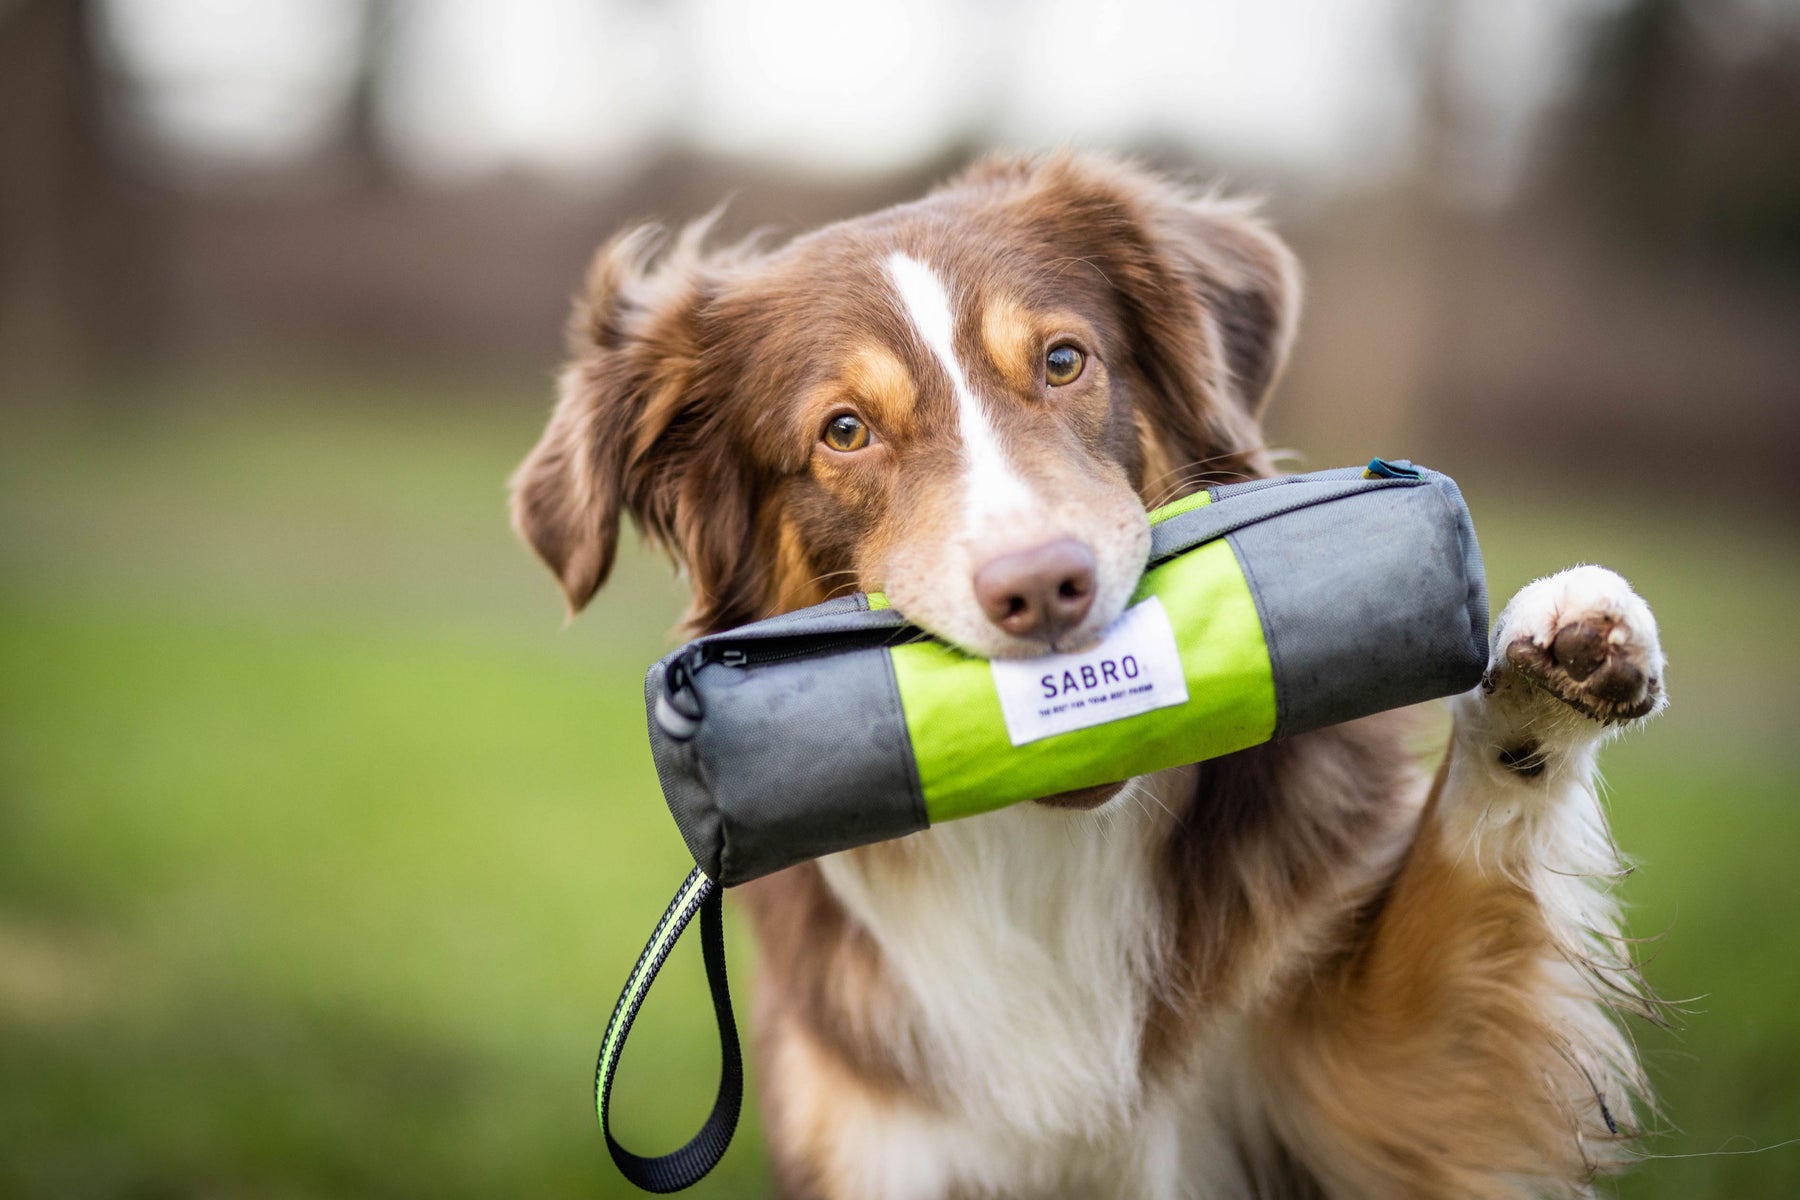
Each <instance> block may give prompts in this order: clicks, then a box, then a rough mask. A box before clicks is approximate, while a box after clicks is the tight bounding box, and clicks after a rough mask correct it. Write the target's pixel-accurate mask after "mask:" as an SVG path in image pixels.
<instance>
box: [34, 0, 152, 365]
mask: <svg viewBox="0 0 1800 1200" xmlns="http://www.w3.org/2000/svg"><path fill="white" fill-rule="evenodd" d="M92 36H93V12H92V5H91V4H90V3H89V2H88V0H12V2H11V3H10V4H0V382H3V383H5V384H6V392H7V393H9V394H11V393H16V392H17V391H19V390H21V389H24V388H29V387H31V386H35V385H37V384H41V383H43V382H45V381H47V380H50V379H55V378H59V377H66V376H69V375H80V374H84V373H86V372H87V371H88V370H89V369H90V368H92V367H93V366H95V365H96V364H97V363H98V362H99V361H103V360H105V359H106V358H109V357H111V356H112V355H113V354H114V353H115V352H117V351H118V350H119V349H121V347H122V345H123V344H125V343H127V342H129V341H134V340H136V339H137V338H138V337H139V336H141V332H142V331H141V329H136V330H128V329H127V328H126V326H127V325H128V324H129V320H130V315H131V314H132V313H133V312H138V313H141V312H142V311H143V309H142V307H141V306H139V305H137V304H134V303H132V302H131V297H133V296H134V295H136V294H138V289H139V288H140V287H141V286H142V285H143V282H144V281H143V274H142V271H141V270H140V269H138V268H140V267H141V266H142V262H141V256H140V255H137V254H134V253H132V242H133V240H134V239H133V232H134V231H135V230H137V229H138V227H139V222H138V221H137V219H136V218H137V217H138V216H140V215H141V214H140V213H138V212H135V211H134V209H136V208H137V207H138V206H136V205H134V204H132V203H131V200H130V197H128V195H127V194H126V189H125V187H124V181H123V180H122V179H121V177H120V172H119V170H118V165H117V163H116V162H115V160H114V157H113V154H112V151H111V147H110V145H109V139H108V137H107V130H106V112H105V102H104V83H103V79H102V75H101V71H100V69H99V65H98V62H97V57H96V54H95V51H94V46H93V42H92Z"/></svg>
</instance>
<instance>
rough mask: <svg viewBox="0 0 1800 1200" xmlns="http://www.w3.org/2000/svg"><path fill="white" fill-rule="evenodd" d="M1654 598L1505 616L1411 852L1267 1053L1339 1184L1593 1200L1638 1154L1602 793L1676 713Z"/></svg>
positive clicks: (1579, 591)
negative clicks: (1595, 1182) (1610, 749)
mask: <svg viewBox="0 0 1800 1200" xmlns="http://www.w3.org/2000/svg"><path fill="white" fill-rule="evenodd" d="M1663 666H1664V664H1663V655H1662V650H1661V647H1660V645H1659V643H1658V640H1657V632H1656V623H1655V620H1654V618H1653V617H1652V616H1651V614H1650V609H1649V607H1648V606H1647V605H1646V604H1645V603H1644V602H1643V600H1641V599H1640V598H1639V597H1638V596H1637V595H1636V594H1635V593H1634V592H1633V591H1632V590H1631V588H1630V586H1629V585H1627V584H1626V582H1625V581H1624V580H1623V579H1621V578H1620V577H1619V576H1618V575H1616V574H1614V573H1613V572H1611V571H1607V570H1604V569H1602V568H1599V567H1577V568H1574V569H1572V570H1569V571H1564V572H1562V573H1561V574H1559V575H1555V576H1553V577H1551V578H1548V579H1543V580H1539V581H1538V582H1536V583H1533V584H1531V585H1530V586H1528V587H1526V588H1525V589H1523V590H1522V591H1520V592H1519V594H1518V595H1517V596H1516V597H1514V599H1513V600H1512V602H1511V603H1510V604H1508V605H1507V607H1506V609H1505V611H1504V612H1502V613H1501V615H1500V618H1499V620H1497V621H1496V622H1495V624H1494V629H1493V634H1492V640H1491V656H1490V661H1489V664H1488V668H1487V671H1486V673H1485V674H1484V676H1483V678H1482V682H1481V684H1480V686H1478V687H1477V688H1475V689H1474V690H1472V691H1470V692H1469V693H1467V694H1466V695H1463V696H1459V697H1457V698H1456V699H1455V700H1454V701H1453V702H1452V712H1453V714H1454V718H1455V727H1454V731H1453V733H1452V741H1451V748H1450V753H1449V755H1448V757H1447V759H1446V761H1445V763H1444V765H1443V768H1442V769H1441V771H1440V773H1439V776H1438V780H1437V784H1436V786H1435V788H1434V791H1433V795H1432V798H1431V800H1430V802H1429V804H1428V805H1427V808H1426V810H1425V813H1424V815H1423V817H1422V818H1421V823H1420V827H1419V830H1418V834H1417V837H1416V839H1415V841H1414V844H1413V847H1412V849H1411V851H1410V853H1409V855H1408V858H1407V860H1406V862H1405V864H1404V866H1403V867H1402V868H1401V871H1400V873H1399V875H1398V877H1397V878H1396V879H1395V880H1394V882H1393V885H1392V887H1391V889H1390V890H1389V892H1388V895H1387V896H1386V898H1385V900H1384V901H1383V902H1382V903H1381V904H1380V905H1379V907H1378V908H1377V910H1376V911H1375V914H1374V916H1373V917H1372V919H1371V920H1370V921H1369V922H1368V924H1367V925H1366V926H1365V927H1364V928H1363V930H1362V932H1361V934H1360V935H1359V937H1358V939H1357V946H1356V949H1355V951H1354V953H1353V954H1352V955H1351V956H1350V957H1349V958H1347V959H1346V960H1345V962H1344V963H1343V964H1342V967H1341V969H1340V970H1339V971H1337V972H1335V973H1333V975H1332V976H1331V977H1330V978H1328V979H1327V980H1325V981H1322V982H1321V983H1320V985H1319V986H1316V987H1310V988H1307V989H1303V991H1302V993H1301V995H1300V998H1299V1001H1298V1003H1297V1006H1296V1010H1295V1016H1294V1019H1293V1020H1292V1021H1291V1022H1289V1023H1285V1024H1282V1025H1281V1026H1279V1027H1276V1028H1272V1029H1271V1030H1270V1031H1269V1037H1268V1038H1267V1041H1266V1043H1265V1044H1266V1045H1267V1046H1268V1047H1269V1053H1270V1054H1271V1055H1272V1056H1274V1057H1275V1058H1276V1060H1277V1063H1278V1066H1277V1067H1276V1070H1275V1071H1273V1072H1272V1076H1273V1077H1274V1079H1275V1080H1276V1083H1275V1091H1276V1095H1275V1096H1274V1097H1273V1098H1272V1099H1273V1100H1274V1103H1273V1104H1272V1105H1271V1111H1272V1113H1274V1114H1275V1121H1276V1124H1277V1125H1278V1127H1281V1130H1282V1133H1283V1134H1284V1136H1285V1137H1286V1139H1287V1140H1288V1142H1289V1145H1290V1147H1291V1148H1292V1149H1293V1150H1294V1151H1295V1152H1296V1153H1298V1154H1299V1155H1300V1157H1301V1158H1302V1159H1303V1160H1304V1161H1306V1162H1307V1164H1308V1165H1309V1166H1310V1167H1311V1168H1312V1169H1313V1170H1314V1172H1315V1173H1316V1174H1317V1175H1318V1176H1319V1177H1320V1179H1321V1181H1322V1182H1324V1183H1325V1184H1326V1188H1327V1190H1328V1191H1329V1192H1330V1193H1331V1194H1333V1195H1343V1196H1449V1195H1456V1196H1473V1197H1496V1198H1498V1197H1511V1196H1523V1195H1554V1196H1584V1195H1588V1194H1590V1191H1589V1188H1590V1184H1591V1180H1592V1177H1593V1175H1594V1174H1595V1173H1596V1172H1597V1171H1599V1170H1603V1169H1605V1168H1607V1167H1611V1166H1615V1165H1618V1164H1620V1163H1622V1162H1623V1161H1624V1160H1625V1158H1626V1157H1627V1154H1626V1151H1625V1149H1624V1143H1625V1141H1626V1139H1627V1138H1628V1137H1629V1135H1630V1133H1631V1132H1632V1126H1633V1122H1634V1120H1635V1103H1636V1099H1635V1098H1636V1097H1639V1096H1641V1095H1642V1094H1643V1091H1644V1088H1643V1079H1642V1074H1641V1071H1640V1069H1639V1066H1638V1063H1637V1061H1636V1055H1635V1053H1634V1052H1633V1049H1632V1045H1631V1043H1630V1041H1629V1040H1628V1039H1627V1038H1626V1037H1625V1036H1624V1034H1623V1033H1622V1032H1621V1031H1620V1029H1619V1027H1618V1026H1617V1024H1616V1023H1615V1020H1614V1014H1615V1013H1616V1012H1618V1011H1620V1010H1624V1011H1631V1012H1639V1013H1647V1012H1648V1011H1649V1010H1650V1004H1651V1001H1650V1000H1649V999H1648V998H1647V993H1646V992H1645V990H1644V989H1643V988H1642V987H1641V984H1640V981H1639V979H1638V976H1637V972H1636V969H1635V967H1634V966H1633V964H1632V962H1631V959H1630V956H1629V953H1628V947H1627V945H1626V943H1625V941H1624V939H1623V937H1622V936H1621V934H1620V932H1619V921H1618V913H1617V908H1616V905H1615V903H1614V902H1613V900H1612V898H1611V896H1610V894H1609V885H1610V883H1611V881H1612V880H1613V879H1614V878H1615V877H1616V876H1617V875H1618V873H1619V871H1620V864H1619V861H1618V856H1617V854H1616V852H1615V851H1614V849H1613V846H1612V840H1611V835H1610V833H1609V832H1608V829H1607V825H1606V820H1605V816H1604V814H1603V812H1602V809H1601V806H1600V803H1599V799H1598V796H1597V793H1596V787H1597V779H1596V775H1595V759H1596V755H1597V752H1598V750H1599V747H1600V745H1601V744H1602V743H1603V742H1605V741H1606V740H1607V739H1608V738H1609V737H1610V736H1611V735H1613V734H1614V733H1615V732H1617V731H1618V730H1620V729H1623V728H1625V727H1627V726H1629V725H1631V724H1634V723H1637V722H1641V721H1643V720H1645V719H1647V718H1648V717H1650V716H1651V715H1653V714H1654V713H1656V712H1657V711H1658V710H1659V709H1660V708H1661V707H1662V706H1663V704H1664V688H1663Z"/></svg>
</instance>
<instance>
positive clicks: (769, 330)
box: [514, 157, 1297, 657]
mask: <svg viewBox="0 0 1800 1200" xmlns="http://www.w3.org/2000/svg"><path fill="white" fill-rule="evenodd" d="M699 243H700V235H699V233H697V232H691V233H690V234H689V235H688V236H685V237H684V238H683V239H682V240H681V241H680V242H679V243H678V244H677V245H676V246H675V247H674V249H673V250H671V251H670V252H669V253H667V254H666V255H663V256H662V257H660V258H658V257H657V256H656V255H655V253H654V246H653V242H652V240H651V238H650V237H649V236H648V235H646V234H644V233H643V232H642V231H639V232H635V233H632V234H628V235H626V236H625V237H623V238H621V239H619V240H618V241H615V242H614V243H613V244H612V245H610V246H608V247H607V248H605V249H603V250H602V251H601V253H600V256H599V257H598V259H597V260H596V262H595V266H594V270H593V273H592V276H591V278H590V284H589V296H588V297H587V299H586V300H585V301H584V302H583V303H582V304H581V305H579V306H578V309H577V313H576V319H575V322H574V324H573V326H572V329H571V338H572V342H573V348H574V351H575V360H574V362H572V363H571V365H570V367H569V368H568V370H567V371H566V372H565V375H564V379H563V396H562V401H561V403H560V405H559V406H558V409H557V413H556V415H555V416H554V417H553V418H552V421H551V425H550V429H549V431H548V432H546V434H545V436H544V439H543V441H542V443H540V445H539V446H538V448H537V450H535V451H534V452H533V454H532V456H531V457H530V458H529V459H527V461H526V463H525V465H524V467H522V468H521V470H520V472H519V475H518V476H517V477H516V478H515V481H514V483H515V495H514V510H515V520H516V522H517V524H518V526H519V528H520V530H521V532H522V533H523V534H524V535H525V536H526V538H527V539H528V540H529V541H530V542H531V543H532V545H533V546H534V547H535V548H536V549H537V550H538V552H539V553H540V555H542V556H543V557H544V559H545V560H546V561H547V562H548V563H549V564H550V565H551V567H552V569H553V570H555V571H556V573H557V574H558V576H559V577H560V578H561V580H562V582H563V585H564V588H565V590H566V591H567V593H568V596H569V599H570V604H571V607H572V608H578V607H580V605H581V604H583V603H585V601H586V600H587V599H588V597H589V596H591V595H592V593H593V591H594V590H595V588H597V587H598V586H599V584H600V582H601V581H602V580H603V579H604V577H605V574H606V571H607V569H608V567H609V566H610V564H611V558H612V552H613V548H614V545H615V543H616V537H617V519H618V514H619V512H620V510H621V508H622V509H624V510H625V511H629V512H630V513H631V514H632V515H633V516H634V517H635V518H636V519H637V520H638V522H639V523H640V524H641V525H642V526H643V527H644V528H645V529H646V531H647V532H648V533H649V534H650V535H651V536H652V537H654V538H656V539H658V540H659V541H661V542H662V543H664V544H665V545H667V546H668V547H669V548H670V549H671V550H672V552H673V553H675V555H676V556H677V557H678V559H679V560H680V561H681V562H683V563H684V564H685V565H686V566H687V568H688V570H689V577H690V582H691V583H692V585H693V588H694V603H693V607H692V609H691V610H690V613H689V619H688V625H689V627H690V628H692V629H699V630H709V629H719V628H724V627H728V626H730V625H733V624H737V623H741V622H743V621H747V620H751V619H755V618H757V617H760V616H766V615H770V614H772V613H774V612H778V611H784V610H788V609H792V608H797V607H802V606H804V605H807V604H811V603H816V602H818V601H820V600H823V599H825V598H827V597H829V596H831V595H836V594H843V593H846V592H850V591H856V590H865V591H876V590H881V591H885V592H887V594H888V596H889V597H890V599H891V600H892V601H893V603H894V605H895V607H896V608H898V609H900V611H902V612H903V613H905V614H906V615H907V616H908V617H909V618H910V619H911V620H913V621H915V622H917V623H918V624H920V625H921V626H923V627H924V628H926V629H929V630H930V631H932V632H933V633H936V634H938V635H939V636H941V637H943V638H945V639H946V640H948V641H950V642H953V643H955V644H957V645H959V646H962V647H964V648H965V649H968V650H970V651H972V652H974V653H977V654H981V655H984V656H990V657H997V656H1015V655H1028V654H1038V653H1043V652H1045V651H1047V650H1050V649H1053V648H1055V649H1071V648H1075V647H1077V646H1080V645H1082V644H1085V643H1087V642H1091V641H1092V640H1093V639H1094V638H1095V637H1097V636H1098V635H1099V633H1100V632H1101V631H1102V630H1103V629H1104V628H1105V626H1106V625H1107V624H1108V623H1110V622H1111V621H1112V620H1113V619H1114V618H1116V617H1117V616H1118V615H1119V613H1120V612H1121V611H1123V609H1124V607H1125V605H1126V604H1127V602H1128V601H1129V599H1130V596H1131V594H1132V592H1133V590H1134V588H1135V587H1136V584H1137V581H1138V578H1139V576H1140V574H1141V573H1142V571H1143V567H1144V562H1145V557H1146V555H1147V553H1148V549H1149V544H1150V537H1149V526H1148V522H1147V520H1146V517H1145V505H1146V504H1148V503H1153V502H1157V501H1161V500H1166V499H1170V498H1173V497H1174V496H1176V495H1180V494H1184V493H1185V492H1188V491H1192V490H1194V488H1195V487H1197V486H1203V485H1204V483H1205V482H1207V481H1210V480H1217V479H1231V478H1242V477H1245V476H1249V475H1256V474H1262V473H1266V471H1267V460H1266V456H1265V454H1264V451H1263V449H1262V445H1261V441H1260V438H1259V435H1258V432H1257V428H1256V424H1255V419H1254V414H1255V409H1256V407H1257V405H1258V404H1259V403H1260V400H1261V398H1262V396H1263V394H1264V393H1265V391H1266V390H1267V388H1268V386H1269V384H1270V382H1271V380H1272V378H1273V377H1274V375H1275V374H1276V372H1277V371H1278V369H1279V366H1280V362H1281V359H1282V357H1283V355H1284V353H1285V350H1286V346H1287V342H1288V339H1289V337H1290V336H1291V332H1292V313H1293V310H1294V306H1295V303H1296V293H1297V286H1296V282H1295V277H1294V268H1293V266H1292V261H1291V258H1290V257H1289V255H1288V254H1287V252H1286V250H1285V249H1284V248H1283V247H1282V246H1281V244H1280V243H1279V242H1278V241H1276V240H1275V239H1274V237H1273V236H1272V235H1270V234H1269V233H1268V232H1267V231H1266V230H1264V229H1263V228H1262V227H1261V226H1260V225H1258V224H1256V223H1255V222H1254V221H1253V220H1251V219H1250V218H1248V217H1247V216H1245V215H1244V213H1243V211H1242V210H1241V209H1237V208H1233V207H1230V206H1226V205H1220V204H1218V203H1216V202H1211V201H1208V200H1204V199H1200V198H1196V197H1193V196H1190V195H1188V194H1186V193H1183V192H1181V191H1179V190H1177V189H1175V188H1172V187H1170V186H1169V185H1167V184H1165V183H1162V182H1160V181H1158V180H1156V179H1155V178H1153V177H1151V176H1149V175H1145V174H1140V173H1138V172H1136V171H1134V170H1131V169H1129V168H1126V167H1122V166H1119V165H1117V164H1113V163H1109V162H1103V161H1096V160H1091V159H1088V160H1084V159H1074V158H1068V157H1058V158H1052V159H1049V160H1044V161H1035V162H1034V161H1023V160H1019V161H1013V160H1005V161H996V162H991V163H988V164H984V165H982V166H978V167H976V168H975V169H973V170H972V171H971V172H969V173H968V174H967V175H965V176H964V177H962V178H961V179H959V180H957V181H954V182H952V183H951V184H949V185H947V186H946V187H945V188H943V189H941V190H939V191H937V192H934V193H932V194H931V195H929V196H927V197H926V198H925V199H923V200H921V201H918V202H915V203H913V204H908V205H902V206H899V207H896V208H892V209H887V210H884V211H882V212H879V213H875V214H872V215H870V216H867V217H863V218H859V219H857V220H854V221H848V222H843V223H840V224H837V225H832V226H827V227H826V228H824V229H821V230H818V231H816V232H814V233H811V234H808V235H805V236H803V237H800V238H797V239H795V240H794V241H792V242H790V243H788V244H787V245H785V246H783V247H781V248H779V249H777V250H773V251H768V252H761V251H756V250H751V249H743V248H739V249H733V250H727V251H722V252H715V253H710V254H709V253H706V252H704V251H703V250H702V249H701V248H700V244H699Z"/></svg>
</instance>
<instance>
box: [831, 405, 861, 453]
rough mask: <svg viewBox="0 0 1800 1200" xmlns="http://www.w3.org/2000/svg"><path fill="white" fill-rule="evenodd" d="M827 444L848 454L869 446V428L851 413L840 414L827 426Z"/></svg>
mask: <svg viewBox="0 0 1800 1200" xmlns="http://www.w3.org/2000/svg"><path fill="white" fill-rule="evenodd" d="M825 444H826V445H827V446H830V447H831V448H832V449H833V450H841V451H843V452H844V453H846V454H848V453H849V452H850V451H852V450H861V449H862V448H863V447H864V446H867V445H868V444H869V427H868V426H867V425H864V424H863V423H862V421H861V420H860V419H858V418H856V417H853V416H851V415H850V414H849V413H839V414H838V415H837V416H835V417H833V418H831V420H830V421H828V422H827V423H826V425H825Z"/></svg>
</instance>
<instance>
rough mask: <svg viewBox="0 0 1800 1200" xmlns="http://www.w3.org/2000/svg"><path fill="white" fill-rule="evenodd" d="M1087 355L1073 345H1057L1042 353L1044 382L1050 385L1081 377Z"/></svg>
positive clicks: (1057, 384)
mask: <svg viewBox="0 0 1800 1200" xmlns="http://www.w3.org/2000/svg"><path fill="white" fill-rule="evenodd" d="M1086 362H1087V355H1085V354H1083V353H1082V352H1081V351H1079V350H1077V349H1076V348H1075V347H1073V346H1057V347H1055V348H1053V349H1052V350H1051V351H1050V353H1048V354H1046V355H1044V382H1045V383H1048V384H1049V385H1050V386H1051V387H1061V386H1063V385H1064V384H1065V383H1074V382H1075V381H1076V380H1077V379H1078V378H1080V377H1081V368H1082V366H1083V364H1085V363H1086Z"/></svg>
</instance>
